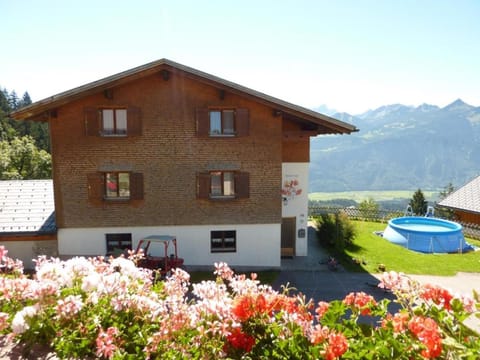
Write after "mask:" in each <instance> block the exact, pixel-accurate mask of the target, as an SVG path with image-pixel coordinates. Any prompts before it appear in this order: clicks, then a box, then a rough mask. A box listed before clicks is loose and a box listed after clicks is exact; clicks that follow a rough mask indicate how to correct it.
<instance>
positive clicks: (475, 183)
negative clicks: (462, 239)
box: [438, 176, 480, 225]
mask: <svg viewBox="0 0 480 360" xmlns="http://www.w3.org/2000/svg"><path fill="white" fill-rule="evenodd" d="M438 206H439V207H443V208H447V209H450V210H452V211H453V212H454V214H455V220H457V221H460V222H462V223H464V224H476V225H480V176H478V177H476V178H475V179H473V180H471V181H470V182H468V183H467V184H465V185H464V186H462V187H461V188H459V189H457V190H455V191H454V192H452V193H451V194H449V195H448V196H447V197H445V199H443V200H442V201H440V202H439V203H438Z"/></svg>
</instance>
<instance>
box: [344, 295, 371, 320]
mask: <svg viewBox="0 0 480 360" xmlns="http://www.w3.org/2000/svg"><path fill="white" fill-rule="evenodd" d="M343 303H344V304H345V305H348V306H353V307H355V308H357V309H358V310H359V311H360V314H361V315H370V312H371V310H370V307H371V306H375V305H377V302H376V300H375V298H374V297H373V296H372V295H368V294H366V293H364V292H363V291H362V292H357V293H353V292H352V293H350V294H348V295H347V296H346V297H345V299H343Z"/></svg>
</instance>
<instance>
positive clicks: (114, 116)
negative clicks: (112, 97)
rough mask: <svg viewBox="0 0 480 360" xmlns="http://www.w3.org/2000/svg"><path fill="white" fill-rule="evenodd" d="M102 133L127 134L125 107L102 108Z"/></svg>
mask: <svg viewBox="0 0 480 360" xmlns="http://www.w3.org/2000/svg"><path fill="white" fill-rule="evenodd" d="M101 118H102V134H103V135H124V136H125V135H127V109H102V111H101Z"/></svg>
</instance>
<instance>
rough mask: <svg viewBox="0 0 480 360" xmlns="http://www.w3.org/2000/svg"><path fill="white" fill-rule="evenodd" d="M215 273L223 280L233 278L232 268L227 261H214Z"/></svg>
mask: <svg viewBox="0 0 480 360" xmlns="http://www.w3.org/2000/svg"><path fill="white" fill-rule="evenodd" d="M214 265H215V271H214V272H213V273H214V274H215V275H218V276H220V277H221V278H222V279H224V280H231V279H232V278H233V274H234V273H233V270H232V269H230V267H229V266H228V265H227V263H224V262H219V263H215V264H214Z"/></svg>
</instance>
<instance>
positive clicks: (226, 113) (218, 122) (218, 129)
mask: <svg viewBox="0 0 480 360" xmlns="http://www.w3.org/2000/svg"><path fill="white" fill-rule="evenodd" d="M209 115H210V135H211V136H219V135H226V136H227V135H230V136H233V135H235V111H234V110H231V109H229V110H211V111H210V114H209Z"/></svg>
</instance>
